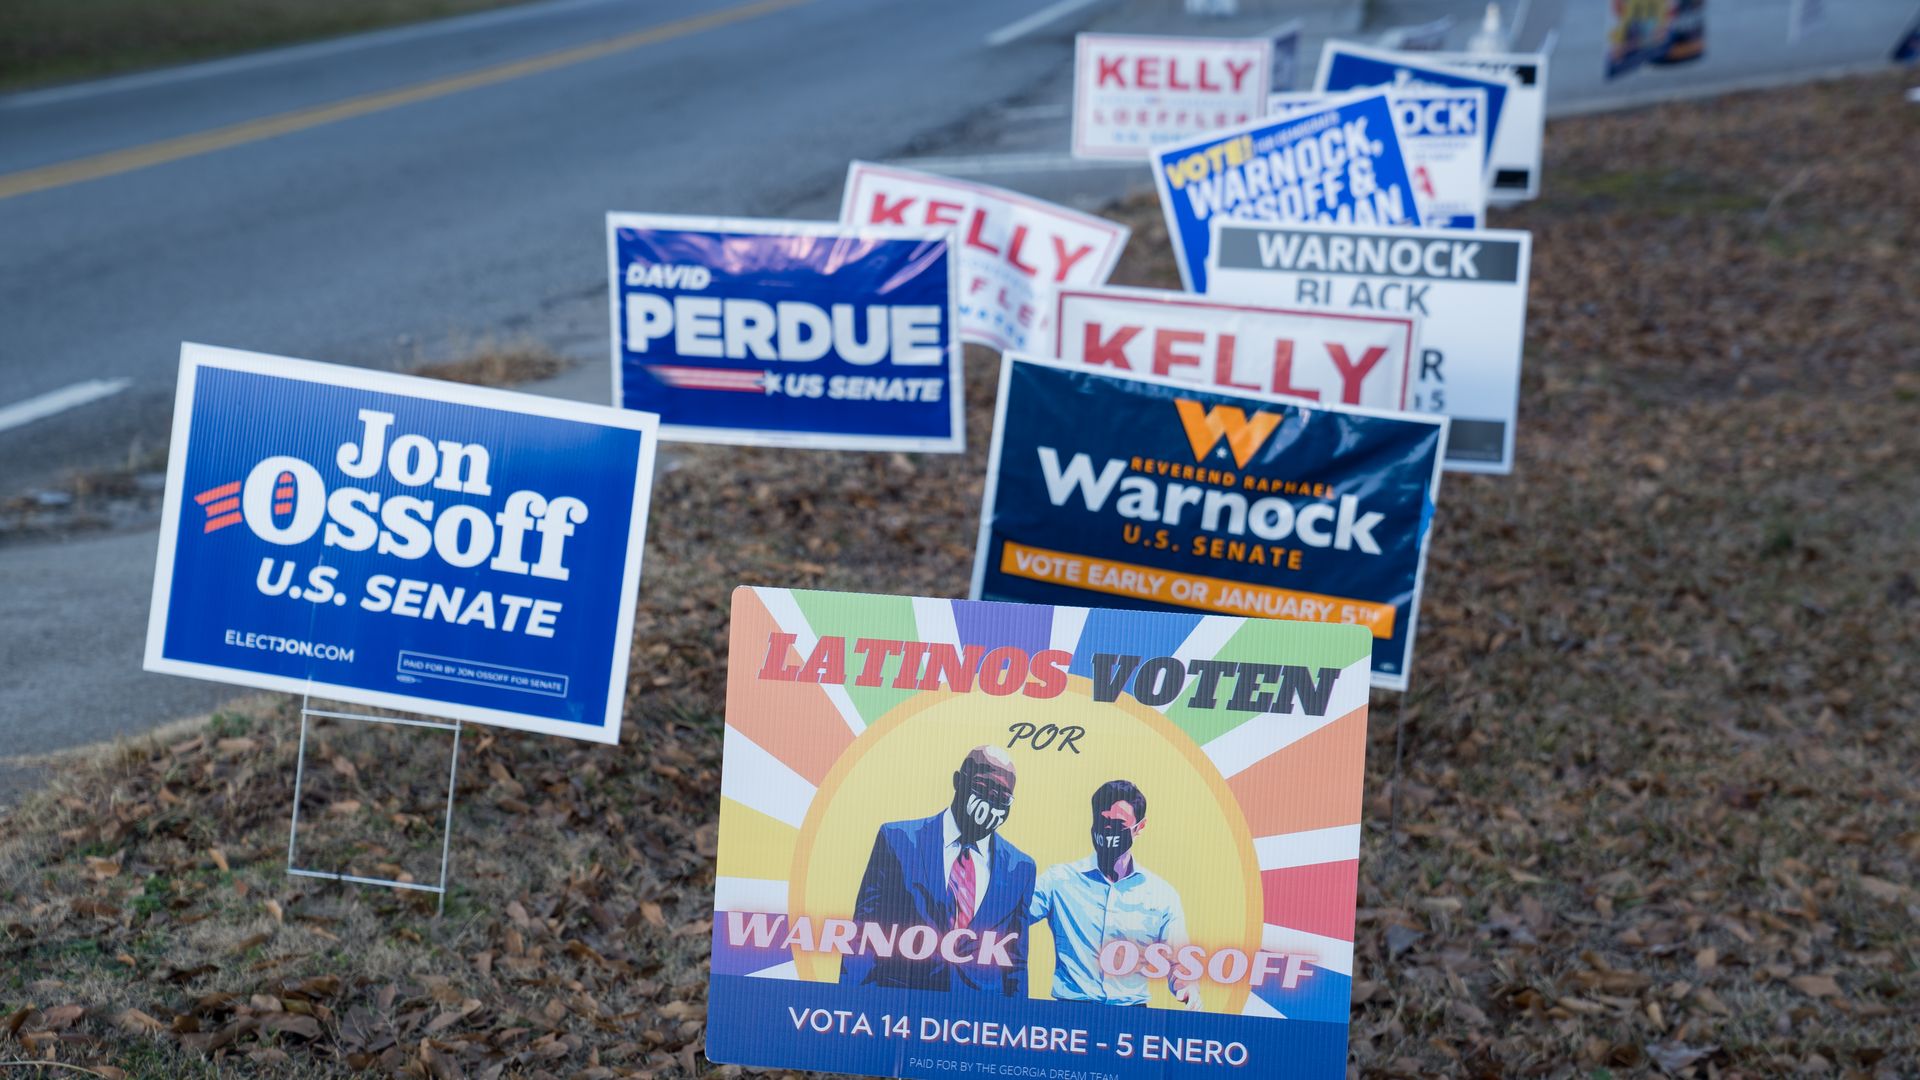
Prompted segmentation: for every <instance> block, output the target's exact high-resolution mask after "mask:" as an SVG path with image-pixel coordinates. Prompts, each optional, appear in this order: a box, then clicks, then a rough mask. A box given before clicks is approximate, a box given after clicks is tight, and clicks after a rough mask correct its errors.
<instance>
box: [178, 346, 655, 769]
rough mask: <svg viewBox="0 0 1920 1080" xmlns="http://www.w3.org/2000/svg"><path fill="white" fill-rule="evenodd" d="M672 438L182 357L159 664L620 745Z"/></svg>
mask: <svg viewBox="0 0 1920 1080" xmlns="http://www.w3.org/2000/svg"><path fill="white" fill-rule="evenodd" d="M655 427H656V418H655V417H653V416H652V415H650V414H646V413H638V412H631V411H627V410H618V409H610V408H606V407H603V406H594V405H581V404H576V403H573V402H565V401H559V400H557V399H553V398H544V397H534V396H531V395H525V394H513V393H508V392H505V391H500V390H488V389H483V388H479V387H470V386H458V385H454V384H450V383H443V382H437V381H434V380H429V379H417V378H410V377H408V376H403V375H390V374H384V373H378V372H369V371H364V370H360V369H356V368H346V367H337V366H334V365H330V364H316V363H310V362H308V361H303V360H289V359H285V358H281V357H273V356H263V355H260V354H257V353H245V352H238V351H235V350H231V349H216V348H210V347H207V346H203V345H191V344H190V345H185V346H183V347H182V348H181V356H180V381H179V386H178V390H177V396H176V399H175V405H174V430H173V443H172V447H171V452H170V456H169V459H168V465H167V488H166V501H165V506H164V509H163V511H162V514H163V516H162V521H161V529H160V548H159V554H158V558H157V560H156V565H155V571H154V587H153V607H152V610H151V614H150V616H149V622H148V628H147V650H146V667H147V669H148V670H149V671H159V672H164V673H168V674H174V675H186V676H192V677H194V678H201V679H211V680H215V681H219V682H228V683H235V684H238V685H241V686H251V687H258V688H261V689H267V690H281V691H286V692H289V693H311V694H315V695H321V696H325V697H330V698H335V699H338V700H342V701H351V702H357V703H360V704H365V705H373V706H378V707H386V708H393V709H402V710H409V711H414V712H420V713H426V714H429V715H434V716H441V717H446V718H449V719H461V720H471V721H475V722H478V723H487V724H498V725H501V726H505V727H513V728H520V729H523V730H529V731H538V732H544V733H548V734H557V735H567V736H571V737H574V738H580V739H589V740H593V741H596V742H604V743H612V742H617V741H619V737H620V714H621V706H622V703H623V700H624V698H625V690H626V678H627V661H628V650H629V645H630V642H631V639H632V630H633V611H634V602H635V598H636V596H637V594H638V591H639V584H640V554H641V549H642V546H643V541H644V539H645V534H646V521H647V499H648V493H649V490H650V489H651V486H652V480H653V455H654V446H655V435H654V432H655Z"/></svg>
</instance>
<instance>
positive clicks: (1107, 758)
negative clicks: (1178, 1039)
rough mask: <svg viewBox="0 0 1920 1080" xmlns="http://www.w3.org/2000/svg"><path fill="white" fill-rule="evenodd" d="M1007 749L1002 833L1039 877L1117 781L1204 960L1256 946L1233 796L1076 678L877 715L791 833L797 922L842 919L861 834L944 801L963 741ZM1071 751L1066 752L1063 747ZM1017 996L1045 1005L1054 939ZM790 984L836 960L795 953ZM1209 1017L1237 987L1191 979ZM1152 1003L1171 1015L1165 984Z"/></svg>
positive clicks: (858, 862) (1187, 748)
mask: <svg viewBox="0 0 1920 1080" xmlns="http://www.w3.org/2000/svg"><path fill="white" fill-rule="evenodd" d="M1017 724H1031V725H1034V726H1035V727H1036V728H1040V727H1043V726H1044V725H1047V724H1052V725H1055V726H1056V728H1068V727H1079V728H1082V729H1083V730H1084V734H1082V735H1080V737H1079V738H1078V739H1077V740H1075V744H1074V749H1063V748H1062V745H1061V742H1060V741H1059V740H1056V741H1055V742H1054V744H1053V745H1052V746H1049V747H1047V748H1046V749H1035V748H1034V747H1033V746H1031V745H1029V743H1028V742H1024V741H1022V742H1020V744H1019V745H1012V746H1010V745H1009V743H1010V742H1013V741H1015V740H1013V738H1012V732H1013V729H1014V725H1017ZM981 745H995V746H1001V747H1005V748H1007V751H1008V753H1009V754H1011V755H1012V756H1013V760H1014V765H1015V767H1016V769H1017V771H1018V780H1017V782H1016V784H1015V787H1014V800H1013V810H1012V813H1011V815H1010V816H1009V817H1008V819H1007V823H1006V824H1005V825H1004V826H1002V828H1001V830H1000V833H999V835H1000V836H1002V837H1005V838H1006V839H1007V840H1008V841H1009V842H1011V843H1012V844H1013V845H1014V846H1015V847H1017V848H1019V849H1020V850H1021V851H1023V852H1025V853H1026V854H1027V855H1028V856H1030V857H1031V858H1032V859H1033V860H1034V863H1035V869H1036V871H1037V872H1040V873H1044V872H1045V871H1046V869H1047V867H1049V866H1052V865H1054V864H1055V863H1061V862H1072V861H1075V860H1078V859H1083V858H1085V857H1086V856H1087V855H1088V854H1090V853H1091V851H1092V841H1091V839H1090V837H1089V830H1090V829H1091V827H1092V820H1093V815H1092V807H1091V803H1090V800H1091V798H1092V796H1093V792H1094V790H1095V789H1096V788H1098V787H1099V786H1100V785H1101V784H1102V783H1104V782H1106V781H1108V780H1130V781H1132V782H1133V783H1134V784H1136V785H1138V786H1139V788H1140V790H1141V791H1142V792H1143V793H1144V794H1145V795H1146V797H1147V816H1146V822H1147V827H1146V829H1145V830H1144V831H1143V832H1142V833H1141V834H1140V837H1139V839H1138V840H1137V841H1136V842H1135V844H1134V849H1133V850H1134V855H1135V858H1136V859H1137V860H1138V862H1139V864H1140V865H1141V866H1142V867H1144V868H1145V869H1147V870H1149V871H1151V872H1152V873H1154V874H1157V875H1159V876H1160V877H1161V878H1163V879H1165V880H1166V881H1167V882H1168V883H1169V884H1170V885H1172V886H1173V888H1174V889H1175V891H1177V892H1178V893H1179V894H1180V900H1181V905H1182V907H1183V908H1184V910H1185V913H1186V919H1187V930H1188V935H1189V937H1190V939H1191V940H1192V942H1193V943H1194V944H1196V945H1199V946H1201V947H1203V948H1205V949H1207V950H1208V951H1209V952H1211V951H1212V950H1214V949H1218V948H1226V947H1234V948H1240V949H1245V950H1248V951H1252V950H1253V949H1257V948H1259V942H1260V931H1261V924H1262V921H1263V920H1262V908H1261V893H1260V872H1259V865H1258V862H1257V861H1256V858H1255V855H1254V850H1253V837H1252V835H1251V833H1250V832H1249V830H1248V828H1247V823H1246V818H1245V816H1244V815H1243V814H1242V813H1241V811H1240V807H1239V805H1238V803H1237V802H1236V801H1235V799H1234V797H1233V793H1232V792H1231V791H1230V790H1229V789H1228V787H1227V784H1226V781H1225V780H1223V779H1222V778H1221V776H1220V773H1219V770H1218V769H1216V768H1215V767H1214V765H1213V763H1212V762H1211V761H1210V760H1208V758H1207V756H1206V755H1205V754H1204V753H1202V752H1201V750H1200V748H1199V746H1197V745H1196V744H1195V743H1194V741H1193V740H1192V739H1191V738H1190V737H1188V736H1187V734H1186V733H1185V732H1183V731H1181V730H1180V729H1179V728H1178V727H1176V726H1175V725H1174V724H1173V722H1172V721H1170V720H1168V719H1167V718H1166V717H1165V716H1162V715H1161V714H1160V713H1158V712H1155V711H1154V710H1152V709H1150V708H1147V707H1146V706H1144V705H1141V704H1139V703H1138V702H1136V701H1134V700H1133V699H1132V698H1130V697H1128V698H1122V699H1121V700H1118V701H1112V702H1097V701H1094V700H1093V694H1092V685H1091V684H1090V683H1089V682H1088V681H1087V680H1086V679H1084V678H1079V677H1075V678H1072V679H1070V680H1069V682H1068V687H1067V689H1066V691H1065V692H1064V693H1063V694H1061V695H1060V696H1059V697H1057V698H1053V699H1050V700H1046V701H1035V700H1032V699H1029V698H1025V697H1022V696H1020V695H1018V694H1015V695H1012V696H1009V697H997V698H987V697H984V696H983V695H980V694H977V693H975V694H955V693H949V692H945V691H940V692H928V693H923V694H918V695H916V696H915V697H913V698H912V699H910V700H909V701H907V702H905V703H903V704H901V705H900V706H898V707H896V708H895V709H893V710H892V711H891V712H888V713H887V714H886V715H885V716H883V717H881V718H880V719H879V720H877V721H875V722H874V723H873V724H872V725H871V726H869V727H868V728H867V729H866V730H865V731H864V732H862V733H861V734H860V736H859V737H858V738H857V739H856V740H855V741H854V743H853V745H852V746H851V747H849V748H848V749H847V751H846V752H845V753H844V754H842V755H841V756H840V759H839V760H838V761H837V762H836V763H835V764H834V766H833V770H832V771H831V772H830V773H828V775H827V777H826V779H825V780H824V781H822V783H821V784H820V788H819V792H818V793H817V794H816V795H815V797H814V799H813V802H812V805H811V806H810V807H809V808H808V810H807V816H806V820H805V822H804V823H802V825H801V828H800V838H799V841H798V843H797V844H796V845H795V848H794V857H793V867H792V870H791V873H790V876H789V879H788V880H789V882H790V894H789V909H790V910H791V911H793V912H794V913H795V914H801V913H805V914H807V915H811V916H813V918H814V919H815V921H816V922H818V920H820V919H822V918H848V917H851V916H852V914H853V906H854V897H855V894H856V893H857V892H858V891H859V887H860V875H861V872H862V870H864V869H865V867H866V864H867V856H868V854H869V853H870V852H871V851H872V850H873V840H874V834H875V832H876V830H878V829H879V827H880V826H881V825H882V824H884V823H886V822H889V821H902V820H912V819H917V818H924V817H929V816H931V815H934V814H937V813H939V812H940V811H941V810H943V809H945V808H946V807H947V805H948V804H949V803H950V802H951V801H952V799H953V783H952V777H953V773H954V771H955V770H956V769H958V768H959V767H960V762H961V759H962V758H964V757H965V756H966V754H967V752H968V751H969V750H971V749H973V748H974V747H976V746H981ZM1075 750H1077V751H1078V752H1075ZM1027 956H1028V961H1027V967H1028V975H1029V978H1028V984H1029V987H1030V989H1029V993H1030V995H1031V996H1033V997H1037V998H1045V997H1049V996H1050V990H1051V987H1052V984H1053V959H1054V957H1053V938H1052V935H1051V934H1050V933H1049V932H1048V930H1047V926H1046V924H1045V923H1044V922H1041V923H1036V924H1034V925H1033V926H1032V927H1031V936H1030V938H1029V940H1028V950H1027ZM796 967H797V969H798V972H799V975H800V977H801V978H802V979H805V980H809V981H815V982H831V981H833V980H835V979H837V978H838V977H839V968H840V962H839V957H838V956H835V955H831V954H817V953H800V954H799V955H798V956H797V958H796ZM1201 993H1202V999H1203V1001H1204V1002H1205V1005H1206V1008H1207V1010H1208V1011H1209V1012H1229V1013H1237V1012H1239V1011H1240V1009H1241V1007H1242V1006H1243V1005H1244V1004H1245V1003H1246V996H1247V987H1246V984H1244V983H1241V984H1238V985H1235V986H1218V985H1214V984H1212V983H1203V984H1202V991H1201ZM1153 1004H1155V1005H1158V1006H1161V1007H1173V1006H1174V1002H1173V999H1172V997H1171V995H1169V994H1168V992H1167V989H1166V986H1165V984H1164V983H1162V984H1161V985H1159V986H1158V987H1156V989H1155V990H1154V998H1153Z"/></svg>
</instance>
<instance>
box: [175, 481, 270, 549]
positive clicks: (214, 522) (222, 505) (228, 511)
mask: <svg viewBox="0 0 1920 1080" xmlns="http://www.w3.org/2000/svg"><path fill="white" fill-rule="evenodd" d="M193 501H194V502H197V503H199V504H200V506H201V508H202V509H204V510H205V511H206V512H207V523H206V525H205V527H203V528H202V529H201V530H200V532H201V533H202V534H203V535H204V534H206V533H210V532H213V531H214V530H216V529H224V528H226V527H227V526H229V525H238V524H239V523H240V514H239V510H240V481H238V480H235V481H233V482H232V483H228V484H220V485H218V486H216V487H210V488H208V489H207V490H205V491H203V492H201V493H200V494H198V495H195V496H194V497H193ZM289 506H291V504H289Z"/></svg>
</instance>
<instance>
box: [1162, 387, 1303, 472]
mask: <svg viewBox="0 0 1920 1080" xmlns="http://www.w3.org/2000/svg"><path fill="white" fill-rule="evenodd" d="M1173 405H1174V407H1175V408H1177V409H1179V410H1180V423H1181V425H1182V426H1183V427H1185V428H1186V429H1187V441H1189V442H1191V443H1192V444H1193V460H1195V461H1205V460H1207V455H1208V454H1210V453H1212V452H1213V449H1214V447H1216V446H1218V445H1219V444H1220V440H1221V438H1222V437H1224V438H1225V439H1226V440H1227V446H1228V447H1230V448H1231V449H1232V450H1233V463H1234V465H1235V466H1237V467H1239V468H1245V467H1246V464H1247V462H1248V461H1249V460H1251V459H1252V457H1253V455H1254V454H1256V453H1259V451H1260V447H1261V446H1263V445H1264V444H1265V443H1266V441H1267V439H1268V438H1269V437H1271V436H1272V435H1273V432H1274V429H1275V428H1278V427H1279V426H1280V420H1281V416H1280V414H1279V413H1270V412H1267V411H1265V410H1261V411H1259V412H1256V413H1254V414H1253V419H1252V420H1248V419H1247V414H1246V411H1245V410H1243V409H1241V408H1240V406H1238V405H1215V406H1214V407H1213V408H1211V409H1207V408H1204V407H1202V406H1201V404H1200V403H1199V402H1197V401H1191V400H1188V399H1187V398H1175V399H1174V401H1173Z"/></svg>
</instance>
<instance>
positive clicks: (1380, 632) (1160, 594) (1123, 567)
mask: <svg viewBox="0 0 1920 1080" xmlns="http://www.w3.org/2000/svg"><path fill="white" fill-rule="evenodd" d="M1000 572H1001V573H1003V574H1011V575H1012V576H1014V577H1018V578H1026V579H1027V580H1029V581H1044V582H1047V583H1049V584H1053V585H1065V586H1068V587H1069V588H1075V589H1088V590H1091V591H1093V592H1098V593H1106V594H1107V595H1109V596H1131V597H1133V598H1135V599H1138V600H1152V601H1155V602H1156V603H1162V604H1171V605H1173V606H1175V607H1184V608H1198V609H1200V610H1201V611H1213V612H1218V613H1220V614H1222V615H1246V616H1251V617H1253V618H1258V619H1291V620H1293V621H1295V622H1325V623H1351V624H1354V625H1357V626H1364V627H1366V628H1367V629H1369V630H1371V631H1372V632H1373V636H1374V637H1377V638H1390V637H1392V636H1393V620H1394V616H1395V614H1397V613H1396V612H1395V611H1394V608H1393V605H1392V604H1376V603H1373V602H1372V601H1368V600H1349V599H1347V598H1345V597H1339V596H1322V595H1321V594H1319V593H1310V592H1297V591H1295V590H1293V589H1275V588H1270V587H1268V586H1265V585H1250V584H1248V583H1246V582H1244V581H1230V580H1228V579H1226V578H1217V577H1204V576H1202V575H1199V574H1182V573H1178V572H1176V571H1173V570H1163V569H1160V568H1158V567H1152V566H1140V565H1137V564H1135V563H1124V562H1116V561H1114V560H1112V559H1098V558H1094V557H1093V556H1090V555H1072V554H1069V553H1067V552H1064V551H1050V550H1048V549H1047V548H1037V547H1028V546H1027V545H1025V544H1016V543H1014V542H1013V541H1011V540H1008V541H1005V542H1004V543H1003V545H1002V546H1001V549H1000Z"/></svg>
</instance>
